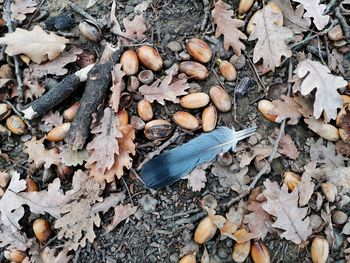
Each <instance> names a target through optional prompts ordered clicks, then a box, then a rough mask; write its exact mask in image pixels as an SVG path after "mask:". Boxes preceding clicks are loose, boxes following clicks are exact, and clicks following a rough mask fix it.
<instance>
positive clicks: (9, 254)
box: [4, 249, 27, 263]
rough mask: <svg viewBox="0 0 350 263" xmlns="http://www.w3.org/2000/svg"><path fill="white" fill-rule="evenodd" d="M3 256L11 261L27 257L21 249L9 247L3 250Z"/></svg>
mask: <svg viewBox="0 0 350 263" xmlns="http://www.w3.org/2000/svg"><path fill="white" fill-rule="evenodd" d="M4 257H5V258H6V259H7V260H9V261H11V262H16V263H21V262H22V261H23V260H24V259H25V258H26V257H27V255H26V253H25V252H23V251H20V250H17V249H11V250H5V252H4Z"/></svg>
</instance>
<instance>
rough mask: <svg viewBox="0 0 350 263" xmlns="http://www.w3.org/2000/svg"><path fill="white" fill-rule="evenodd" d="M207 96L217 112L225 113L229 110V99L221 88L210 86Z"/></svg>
mask: <svg viewBox="0 0 350 263" xmlns="http://www.w3.org/2000/svg"><path fill="white" fill-rule="evenodd" d="M209 95H210V98H211V100H212V101H213V103H214V104H215V106H216V108H217V109H218V110H219V111H221V112H227V111H229V110H230V109H231V97H230V95H229V94H228V93H227V91H226V90H224V89H223V88H222V87H221V86H218V85H214V86H212V87H211V88H210V90H209Z"/></svg>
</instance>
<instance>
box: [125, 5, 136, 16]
mask: <svg viewBox="0 0 350 263" xmlns="http://www.w3.org/2000/svg"><path fill="white" fill-rule="evenodd" d="M124 10H125V13H127V14H129V13H132V12H133V11H134V7H133V6H130V5H126V6H125V9H124Z"/></svg>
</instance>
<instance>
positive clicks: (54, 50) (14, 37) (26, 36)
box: [0, 26, 69, 64]
mask: <svg viewBox="0 0 350 263" xmlns="http://www.w3.org/2000/svg"><path fill="white" fill-rule="evenodd" d="M68 42H69V41H68V39H66V38H64V37H60V36H57V35H55V34H54V33H52V32H50V34H48V33H46V32H45V31H44V30H43V29H42V28H41V27H40V26H35V27H34V28H33V30H32V31H27V30H24V29H21V28H16V31H15V32H13V33H7V34H5V36H4V37H0V45H4V44H5V45H7V47H6V50H5V52H6V54H8V55H9V56H13V55H19V54H25V55H27V56H28V57H30V59H31V60H33V61H34V62H35V63H38V64H40V63H42V62H45V61H47V60H53V59H55V58H57V57H58V55H59V54H60V53H61V52H62V51H63V50H64V49H65V47H66V44H67V43H68Z"/></svg>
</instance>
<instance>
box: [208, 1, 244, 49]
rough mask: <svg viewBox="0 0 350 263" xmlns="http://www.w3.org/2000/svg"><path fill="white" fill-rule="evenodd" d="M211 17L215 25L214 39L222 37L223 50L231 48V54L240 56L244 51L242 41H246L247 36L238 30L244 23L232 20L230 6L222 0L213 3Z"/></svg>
mask: <svg viewBox="0 0 350 263" xmlns="http://www.w3.org/2000/svg"><path fill="white" fill-rule="evenodd" d="M211 15H212V18H213V22H214V24H216V31H215V37H216V38H219V37H220V36H221V35H224V48H225V49H226V50H229V48H230V47H231V48H232V50H233V52H234V53H235V54H236V55H237V56H240V55H241V50H245V45H244V44H243V42H242V40H246V39H247V36H246V35H245V34H244V33H242V32H241V31H240V30H239V29H238V28H240V27H243V26H244V21H242V20H239V19H234V18H232V16H233V10H231V6H229V5H228V4H226V3H225V2H223V1H222V0H219V1H217V2H216V3H215V7H214V9H213V11H212V13H211Z"/></svg>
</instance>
